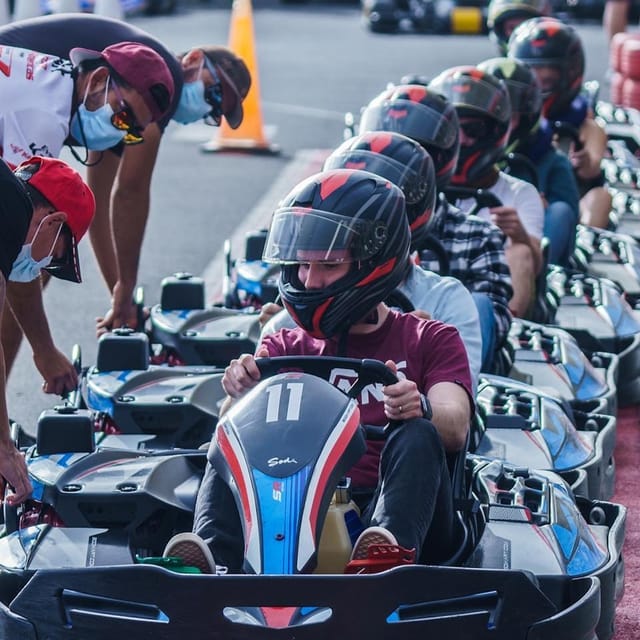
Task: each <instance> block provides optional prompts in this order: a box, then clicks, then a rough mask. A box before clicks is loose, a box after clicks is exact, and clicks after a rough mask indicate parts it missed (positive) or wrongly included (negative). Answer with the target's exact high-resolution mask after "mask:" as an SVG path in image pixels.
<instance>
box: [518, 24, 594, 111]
mask: <svg viewBox="0 0 640 640" xmlns="http://www.w3.org/2000/svg"><path fill="white" fill-rule="evenodd" d="M507 54H508V56H509V57H510V58H515V59H516V60H520V61H521V62H524V63H526V64H528V65H529V66H530V67H533V68H534V70H535V68H536V67H553V68H555V69H557V70H558V71H559V72H560V80H559V84H558V86H557V87H556V88H555V89H554V90H553V91H552V92H550V93H549V94H548V95H546V92H543V99H544V104H543V106H542V113H543V114H544V115H545V117H546V118H549V119H556V118H558V117H560V116H561V115H562V113H563V112H564V111H565V110H566V109H567V108H568V107H569V105H570V104H571V102H572V100H573V99H574V98H575V97H576V96H577V95H578V93H579V92H580V89H581V88H582V79H583V77H584V49H583V47H582V41H581V40H580V36H579V35H578V33H577V32H576V30H575V29H574V28H573V27H571V26H569V25H568V24H565V23H564V22H562V21H561V20H557V19H555V18H535V19H533V20H527V21H526V22H523V23H522V24H521V25H520V26H518V27H517V28H516V30H515V31H514V32H513V34H511V38H510V39H509V46H508V50H507Z"/></svg>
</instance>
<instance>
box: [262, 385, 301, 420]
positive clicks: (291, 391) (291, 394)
mask: <svg viewBox="0 0 640 640" xmlns="http://www.w3.org/2000/svg"><path fill="white" fill-rule="evenodd" d="M284 386H286V392H288V394H287V393H286V392H285V395H287V397H288V399H287V400H285V402H286V410H287V412H286V415H285V420H288V421H293V420H300V405H301V404H302V387H303V386H304V385H303V384H302V383H301V382H288V383H287V384H286V385H283V384H274V385H273V386H270V387H267V389H266V391H267V394H268V395H269V398H268V400H267V418H266V421H267V422H277V421H278V420H279V419H280V401H281V399H282V387H284Z"/></svg>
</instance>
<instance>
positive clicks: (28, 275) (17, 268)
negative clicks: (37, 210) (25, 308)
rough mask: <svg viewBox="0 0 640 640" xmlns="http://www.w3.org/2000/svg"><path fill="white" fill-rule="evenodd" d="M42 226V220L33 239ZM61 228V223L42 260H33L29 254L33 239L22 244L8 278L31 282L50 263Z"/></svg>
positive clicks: (14, 280)
mask: <svg viewBox="0 0 640 640" xmlns="http://www.w3.org/2000/svg"><path fill="white" fill-rule="evenodd" d="M41 226H42V222H41V223H40V224H39V225H38V228H37V229H36V232H35V234H34V236H33V237H34V239H35V237H36V236H37V235H38V231H40V227H41ZM61 230H62V225H60V227H59V228H58V233H57V234H56V237H55V240H54V241H53V244H52V245H51V250H50V251H49V255H47V256H45V257H44V258H42V260H34V259H33V256H32V255H31V246H32V245H33V240H32V241H31V242H30V243H29V244H24V245H22V249H20V253H18V257H17V258H16V259H15V260H14V261H13V267H12V268H11V273H10V274H9V280H11V282H32V281H33V280H35V279H36V278H37V277H38V276H39V275H40V270H41V269H44V268H45V267H48V266H49V265H50V264H51V260H52V255H51V254H52V253H53V247H55V246H56V242H57V241H58V236H59V235H60V231H61Z"/></svg>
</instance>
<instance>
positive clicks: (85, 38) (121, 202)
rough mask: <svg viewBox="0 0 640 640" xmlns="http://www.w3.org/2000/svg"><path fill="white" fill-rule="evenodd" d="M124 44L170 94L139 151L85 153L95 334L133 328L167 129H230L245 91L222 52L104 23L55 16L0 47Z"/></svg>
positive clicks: (10, 28) (54, 49)
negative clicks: (166, 81)
mask: <svg viewBox="0 0 640 640" xmlns="http://www.w3.org/2000/svg"><path fill="white" fill-rule="evenodd" d="M123 41H131V42H139V43H141V44H144V45H146V46H148V47H150V48H151V49H153V50H154V51H156V52H157V53H158V54H159V55H160V56H162V58H163V59H164V61H165V63H166V64H167V67H168V69H169V71H170V72H171V76H172V78H173V83H174V86H175V93H174V96H173V99H172V101H171V104H170V106H169V109H168V111H167V112H166V113H165V115H164V116H163V117H162V118H161V119H160V120H158V121H157V122H155V123H153V124H151V125H149V126H148V127H146V128H145V130H144V131H143V132H142V136H143V138H144V144H140V145H126V146H125V145H123V144H122V143H120V144H118V145H117V146H114V147H111V148H110V149H109V153H104V154H102V153H100V152H93V151H90V152H89V158H88V159H89V167H88V169H87V181H88V183H89V184H90V186H91V188H92V189H93V191H94V193H95V194H96V201H97V210H96V217H95V220H94V222H93V224H92V226H91V229H90V231H89V236H90V238H91V243H92V245H93V249H94V251H95V254H96V258H97V260H98V264H99V266H100V270H101V272H102V275H103V278H104V280H105V282H106V284H107V287H108V289H109V293H110V295H111V297H112V301H111V308H110V309H109V311H108V312H107V313H106V314H105V317H104V318H101V319H100V320H99V321H98V325H97V329H98V332H99V333H101V332H103V331H107V330H109V329H111V328H115V327H119V326H123V325H127V326H135V325H136V322H137V317H136V309H135V306H134V305H133V301H132V300H133V291H134V289H135V286H136V282H137V279H138V264H139V259H140V253H141V249H142V242H143V239H144V231H145V228H146V223H147V219H148V215H149V202H150V190H151V177H152V174H153V169H154V166H155V162H156V158H157V155H158V149H159V145H160V140H161V137H162V134H163V133H164V131H165V128H166V126H167V125H168V123H169V121H170V120H172V119H173V120H175V121H177V122H179V123H181V124H189V123H191V122H197V121H201V120H203V119H204V121H205V122H206V123H207V124H212V125H218V124H220V119H221V117H222V116H224V117H225V119H226V121H227V122H228V124H229V125H230V126H231V127H233V128H234V129H235V128H236V127H238V126H239V125H240V123H241V122H242V117H243V111H242V101H243V100H244V98H245V97H246V95H247V93H248V92H249V88H250V85H251V77H250V74H249V71H248V69H247V67H246V65H245V64H244V62H243V61H242V60H241V59H240V58H238V57H237V56H235V55H234V54H233V53H232V52H231V51H230V50H229V49H227V48H225V47H216V46H202V47H195V48H193V49H191V50H189V51H188V52H186V53H184V54H180V55H176V54H174V53H173V52H172V51H170V50H169V49H167V47H165V46H164V45H163V44H162V43H161V42H160V41H159V40H157V39H156V38H154V37H153V36H152V35H150V34H149V33H147V32H145V31H143V30H142V29H138V28H137V27H134V26H132V25H130V24H127V23H125V22H122V21H120V20H113V19H111V18H107V17H104V16H97V15H93V14H80V13H77V14H71V13H70V14H56V15H50V16H41V17H38V18H32V19H28V20H21V21H17V22H12V23H9V24H7V25H5V26H3V27H0V44H8V45H13V46H18V47H27V48H30V49H35V50H37V51H43V52H46V53H49V54H53V55H57V56H59V57H61V58H68V57H69V51H70V50H71V49H73V48H74V47H87V48H89V49H93V50H101V49H103V48H104V47H107V46H109V45H112V44H115V43H118V42H123ZM93 163H96V164H93ZM116 178H117V180H116ZM6 316H7V317H5V319H4V322H3V328H2V339H3V342H4V344H5V351H6V357H7V361H8V362H12V361H13V359H14V358H15V354H16V353H17V349H18V346H19V344H20V329H19V327H17V325H16V323H15V321H14V320H13V318H12V317H11V316H10V314H6Z"/></svg>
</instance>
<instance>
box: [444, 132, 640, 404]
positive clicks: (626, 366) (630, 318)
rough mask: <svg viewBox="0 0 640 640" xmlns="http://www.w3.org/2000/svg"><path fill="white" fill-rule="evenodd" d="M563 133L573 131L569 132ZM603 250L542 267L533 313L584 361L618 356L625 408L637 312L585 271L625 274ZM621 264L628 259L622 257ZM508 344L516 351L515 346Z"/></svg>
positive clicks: (633, 374)
mask: <svg viewBox="0 0 640 640" xmlns="http://www.w3.org/2000/svg"><path fill="white" fill-rule="evenodd" d="M559 129H560V128H559ZM568 130H569V133H572V129H571V128H569V129H568ZM564 131H565V128H562V132H564ZM446 195H447V197H448V199H451V200H456V199H464V198H473V199H475V205H474V207H473V208H472V210H471V211H470V212H474V213H475V212H477V211H478V210H479V209H480V208H482V207H487V206H500V205H501V202H500V201H499V200H498V199H497V198H496V197H495V196H494V195H493V194H492V193H490V192H487V191H486V190H483V189H470V188H464V187H455V188H450V189H448V190H447V192H446ZM584 229H585V230H589V232H592V233H593V234H594V236H598V234H599V231H598V230H595V229H592V228H591V227H588V228H587V227H584ZM629 240H631V238H629ZM579 244H580V243H579ZM604 250H605V247H604V245H602V246H598V247H594V249H593V252H592V254H591V258H590V259H589V260H587V259H586V258H584V257H583V258H581V257H580V256H583V255H584V252H583V251H582V250H579V249H576V252H575V256H576V265H577V267H578V268H576V269H568V268H564V267H560V266H557V265H551V264H549V265H546V267H545V268H543V270H542V272H541V274H540V276H539V277H538V280H537V283H536V290H537V299H536V307H537V308H538V309H539V311H538V312H537V315H539V316H541V318H542V319H541V322H544V323H545V324H548V325H551V326H552V327H555V328H557V329H564V330H565V331H566V332H568V333H570V334H571V335H572V336H573V337H574V338H575V339H576V341H577V343H578V345H579V346H580V349H581V350H582V351H584V352H585V354H587V356H588V357H591V356H592V354H594V353H596V352H597V353H602V352H605V353H612V354H615V355H616V356H618V358H619V362H618V369H619V370H618V377H619V384H618V385H617V397H618V402H619V403H620V404H621V405H628V404H630V403H633V402H635V398H637V394H638V390H639V388H640V312H638V311H636V310H635V309H634V308H633V307H632V306H631V305H630V304H629V302H628V301H627V298H629V299H631V300H633V298H632V296H631V294H629V293H627V290H625V292H624V293H623V290H622V288H621V287H620V286H619V285H617V284H616V283H614V282H613V281H612V280H609V279H607V278H604V277H602V276H601V275H596V274H593V273H587V270H589V271H591V270H595V269H596V267H595V266H592V265H593V264H598V265H604V264H605V262H606V263H607V266H606V267H605V266H602V267H601V269H602V272H607V271H611V270H614V269H615V270H616V274H617V275H621V274H629V270H628V268H627V266H625V265H620V264H618V262H617V261H614V260H610V259H608V258H606V257H605V254H604ZM607 261H608V262H607ZM625 263H628V260H626V259H625ZM580 267H581V268H580ZM628 278H632V276H631V275H629V276H628ZM512 346H514V347H516V348H517V347H518V344H517V342H515V343H513V344H512ZM516 357H517V356H516ZM525 358H526V356H525ZM534 384H535V382H534Z"/></svg>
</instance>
